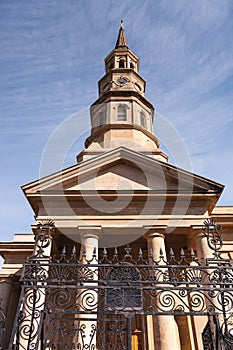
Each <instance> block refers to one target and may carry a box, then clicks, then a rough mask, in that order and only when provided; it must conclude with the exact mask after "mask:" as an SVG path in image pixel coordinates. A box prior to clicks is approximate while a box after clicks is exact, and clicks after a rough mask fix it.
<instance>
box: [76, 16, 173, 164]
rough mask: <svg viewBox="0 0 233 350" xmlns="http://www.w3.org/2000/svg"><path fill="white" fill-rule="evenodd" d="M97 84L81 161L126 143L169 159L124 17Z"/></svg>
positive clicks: (136, 149) (133, 147)
mask: <svg viewBox="0 0 233 350" xmlns="http://www.w3.org/2000/svg"><path fill="white" fill-rule="evenodd" d="M98 86H99V89H98V90H99V98H98V99H97V101H95V102H94V103H93V104H92V106H91V126H92V130H91V135H90V137H89V138H88V139H87V140H86V143H85V146H86V149H85V151H83V152H82V153H81V154H80V155H79V156H78V161H82V160H86V159H89V158H90V157H92V156H95V155H98V154H100V153H103V152H106V151H109V150H110V149H114V148H117V147H121V146H124V147H127V148H130V149H133V150H135V151H138V152H141V153H143V154H145V155H148V156H151V157H153V158H155V159H158V160H161V161H164V162H166V161H167V158H168V157H167V155H166V154H164V153H163V152H162V151H161V150H160V149H159V141H158V139H157V138H156V137H155V136H154V135H153V119H154V107H153V105H152V104H151V103H150V102H149V101H148V100H147V99H146V98H145V88H146V82H145V80H144V79H143V78H142V77H141V76H140V75H139V58H138V57H137V56H136V55H135V53H134V52H133V51H131V50H130V49H129V47H128V44H127V40H126V36H125V31H124V28H123V21H121V26H120V29H119V34H118V38H117V42H116V45H115V48H114V49H113V50H112V51H111V52H110V53H109V55H108V56H107V57H106V58H105V75H104V76H103V78H102V79H100V81H99V84H98Z"/></svg>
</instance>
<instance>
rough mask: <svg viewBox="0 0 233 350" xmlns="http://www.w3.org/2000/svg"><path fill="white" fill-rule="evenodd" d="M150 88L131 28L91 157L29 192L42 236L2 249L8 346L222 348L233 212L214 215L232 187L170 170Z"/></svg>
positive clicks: (120, 44) (121, 41)
mask: <svg viewBox="0 0 233 350" xmlns="http://www.w3.org/2000/svg"><path fill="white" fill-rule="evenodd" d="M145 87H146V82H145V80H144V79H143V78H142V77H141V76H140V74H139V58H138V57H137V56H136V55H135V53H134V52H132V51H131V50H130V48H129V46H128V43H127V40H126V36H125V31H124V28H123V22H122V21H121V26H120V29H119V34H118V38H117V42H116V45H115V48H114V49H113V50H112V51H111V52H110V53H109V55H108V56H107V57H106V58H105V75H104V76H103V77H102V78H101V79H100V81H99V83H98V99H97V100H96V101H95V102H94V103H93V104H92V106H91V108H90V118H91V131H90V136H89V137H88V138H87V139H86V142H85V149H84V150H83V151H82V152H81V153H80V154H79V155H78V156H77V163H75V164H74V165H73V166H70V167H68V168H66V169H61V170H60V171H59V172H57V173H53V174H50V175H48V176H46V177H44V178H41V179H39V180H36V181H33V182H31V183H28V184H26V185H24V186H22V190H23V192H24V194H25V196H26V199H27V200H28V202H29V204H30V206H31V208H32V210H33V212H34V217H35V221H36V222H35V223H33V224H32V225H31V227H32V232H33V234H31V235H25V234H24V235H23V234H21V235H16V236H15V238H14V240H13V241H12V242H0V254H1V255H2V256H3V257H4V259H5V262H4V264H3V269H2V272H1V273H0V349H4V350H5V349H10V350H13V349H19V350H25V349H38V350H52V349H80V350H84V349H93V350H97V349H110V348H111V349H119V350H123V349H127V350H171V349H172V350H209V349H211V350H212V349H215V344H220V342H221V341H223V335H221V334H220V332H221V330H220V328H218V329H217V327H219V326H218V323H217V321H216V320H218V319H217V318H215V319H214V318H213V317H215V316H216V317H217V316H218V315H220V317H219V320H220V321H221V322H222V321H223V318H224V322H225V321H226V316H229V317H230V315H231V314H232V310H233V295H232V278H233V277H232V276H233V273H232V265H231V262H230V261H231V260H232V259H233V245H232V242H233V235H232V228H233V208H232V207H225V208H224V207H220V208H218V207H216V203H217V201H218V198H219V197H220V195H221V193H222V190H223V187H224V186H223V185H221V184H219V183H216V182H214V181H212V180H210V179H206V178H204V177H202V176H199V175H196V174H193V173H190V172H188V171H186V170H183V169H180V168H177V167H176V166H174V165H172V164H169V163H168V157H167V155H166V154H165V153H164V152H162V151H161V150H160V148H159V141H158V139H157V138H156V136H154V134H153V119H154V107H153V105H152V104H151V103H150V102H149V101H148V100H147V99H146V97H145ZM78 136H79V135H77V137H78ZM203 221H204V222H205V228H204V229H203ZM214 221H217V222H218V223H219V224H220V225H222V228H223V230H222V236H221V235H219V232H218V230H219V228H220V226H219V225H215V223H214ZM203 230H204V232H203ZM207 236H209V240H208V241H207ZM221 237H222V238H221ZM223 243H226V244H225V245H224V244H223ZM211 245H212V246H211ZM222 247H223V251H222V252H221V253H220V251H219V249H220V248H222ZM171 248H172V249H171ZM213 251H214V255H213ZM221 254H222V255H221ZM22 266H23V268H22ZM21 270H22V271H21ZM210 270H211V271H212V272H211V273H210ZM20 276H21V277H20ZM223 276H225V277H223ZM229 276H231V277H229ZM218 278H219V279H218ZM226 291H227V293H228V294H227V295H228V297H227V299H224V296H223V294H224V293H226ZM230 292H231V294H230ZM1 299H2V300H1ZM216 300H217V302H216ZM225 300H227V302H226V301H225ZM229 300H230V301H229ZM229 305H230V306H229ZM224 307H228V309H227V312H225V311H226V310H225V309H224ZM213 320H215V321H214V322H213ZM222 324H223V325H224V326H225V325H226V323H222ZM3 328H4V331H3ZM5 329H6V331H5ZM222 329H224V328H222ZM231 329H232V328H231ZM229 333H230V332H229ZM219 334H220V335H219ZM230 334H231V333H230ZM232 334H233V333H232ZM230 340H231V341H232V342H231V345H232V346H233V339H232V336H231V337H230ZM230 348H232V347H229V349H230Z"/></svg>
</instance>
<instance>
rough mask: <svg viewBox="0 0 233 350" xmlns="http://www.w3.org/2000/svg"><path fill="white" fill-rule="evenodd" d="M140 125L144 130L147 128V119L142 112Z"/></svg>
mask: <svg viewBox="0 0 233 350" xmlns="http://www.w3.org/2000/svg"><path fill="white" fill-rule="evenodd" d="M140 124H141V126H142V127H143V128H145V127H146V118H145V115H144V113H143V112H140Z"/></svg>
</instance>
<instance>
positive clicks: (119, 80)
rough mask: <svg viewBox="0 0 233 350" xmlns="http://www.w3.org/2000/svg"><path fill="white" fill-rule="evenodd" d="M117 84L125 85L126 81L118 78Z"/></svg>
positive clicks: (123, 78)
mask: <svg viewBox="0 0 233 350" xmlns="http://www.w3.org/2000/svg"><path fill="white" fill-rule="evenodd" d="M116 82H117V84H119V85H125V84H126V83H127V82H128V79H127V78H125V77H120V78H119V79H117V81H116Z"/></svg>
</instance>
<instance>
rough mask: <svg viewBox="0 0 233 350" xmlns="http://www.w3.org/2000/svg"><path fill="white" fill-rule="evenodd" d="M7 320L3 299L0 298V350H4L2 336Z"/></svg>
mask: <svg viewBox="0 0 233 350" xmlns="http://www.w3.org/2000/svg"><path fill="white" fill-rule="evenodd" d="M5 322H6V315H5V312H4V309H3V306H2V299H0V350H2V346H1V345H2V336H3V333H4V332H5Z"/></svg>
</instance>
